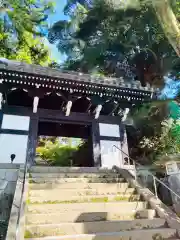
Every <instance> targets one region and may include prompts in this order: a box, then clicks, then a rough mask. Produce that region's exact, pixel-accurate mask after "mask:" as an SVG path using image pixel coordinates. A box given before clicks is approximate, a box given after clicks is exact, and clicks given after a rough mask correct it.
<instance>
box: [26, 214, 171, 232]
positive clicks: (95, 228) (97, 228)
mask: <svg viewBox="0 0 180 240" xmlns="http://www.w3.org/2000/svg"><path fill="white" fill-rule="evenodd" d="M163 227H167V224H166V221H165V220H164V219H160V218H155V219H152V220H151V219H143V220H142V219H141V220H140V219H136V220H133V221H130V220H129V221H100V222H85V223H61V224H44V225H28V226H26V231H27V232H29V233H30V234H31V236H41V235H42V233H43V236H61V235H74V234H91V233H102V232H120V231H128V230H138V229H154V228H163Z"/></svg>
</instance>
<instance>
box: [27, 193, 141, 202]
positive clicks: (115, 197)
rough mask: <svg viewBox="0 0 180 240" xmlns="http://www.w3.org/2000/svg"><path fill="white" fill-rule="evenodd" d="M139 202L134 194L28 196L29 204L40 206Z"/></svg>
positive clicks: (138, 198)
mask: <svg viewBox="0 0 180 240" xmlns="http://www.w3.org/2000/svg"><path fill="white" fill-rule="evenodd" d="M139 200H141V197H140V195H136V194H131V193H130V194H128V193H127V194H105V195H104V194H103V195H101V194H98V195H97V194H96V195H95V194H94V195H80V196H78V195H74V196H73V195H70V194H66V195H64V193H59V194H52V195H48V194H42V195H41V196H37V197H32V196H29V199H28V201H29V203H31V204H34V203H42V204H47V203H51V204H57V203H66V204H70V203H83V202H93V203H96V202H101V203H104V202H121V201H127V202H128V201H129V202H134V201H139Z"/></svg>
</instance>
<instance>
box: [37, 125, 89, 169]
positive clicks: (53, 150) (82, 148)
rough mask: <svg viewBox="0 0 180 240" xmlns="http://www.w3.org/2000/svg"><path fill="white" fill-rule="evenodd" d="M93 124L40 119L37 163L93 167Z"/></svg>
mask: <svg viewBox="0 0 180 240" xmlns="http://www.w3.org/2000/svg"><path fill="white" fill-rule="evenodd" d="M91 131H92V130H91V125H89V124H88V125H84V124H82V125H80V124H78V123H64V122H53V121H47V120H43V121H39V124H38V138H37V147H36V158H35V162H36V165H42V164H43V165H44V164H45V165H54V166H76V167H93V166H94V164H93V155H92V153H93V146H92V138H91Z"/></svg>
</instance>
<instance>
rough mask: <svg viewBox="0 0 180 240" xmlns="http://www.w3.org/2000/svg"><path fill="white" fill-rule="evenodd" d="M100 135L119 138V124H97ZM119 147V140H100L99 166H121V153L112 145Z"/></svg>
mask: <svg viewBox="0 0 180 240" xmlns="http://www.w3.org/2000/svg"><path fill="white" fill-rule="evenodd" d="M99 131H100V137H103V136H105V137H117V138H120V131H119V125H116V124H104V123H100V124H99ZM114 145H115V146H117V147H118V148H121V143H120V140H118V141H115V140H103V139H101V140H100V146H101V167H104V168H112V167H113V166H118V167H121V165H122V153H121V151H120V150H118V149H117V148H115V147H114Z"/></svg>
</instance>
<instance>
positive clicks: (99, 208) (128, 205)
mask: <svg viewBox="0 0 180 240" xmlns="http://www.w3.org/2000/svg"><path fill="white" fill-rule="evenodd" d="M146 208H147V203H146V202H140V201H138V202H127V201H121V202H108V203H107V202H103V203H101V202H96V203H92V202H90V203H73V204H67V203H61V204H30V205H27V212H29V213H43V214H51V213H59V214H60V213H67V214H70V213H72V212H76V214H77V216H80V215H81V214H83V213H91V212H95V213H97V212H100V213H102V212H103V213H106V212H107V213H108V212H114V213H117V212H118V213H125V212H126V211H127V212H131V211H134V212H136V211H137V210H143V209H146ZM78 214H79V215H78Z"/></svg>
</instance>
